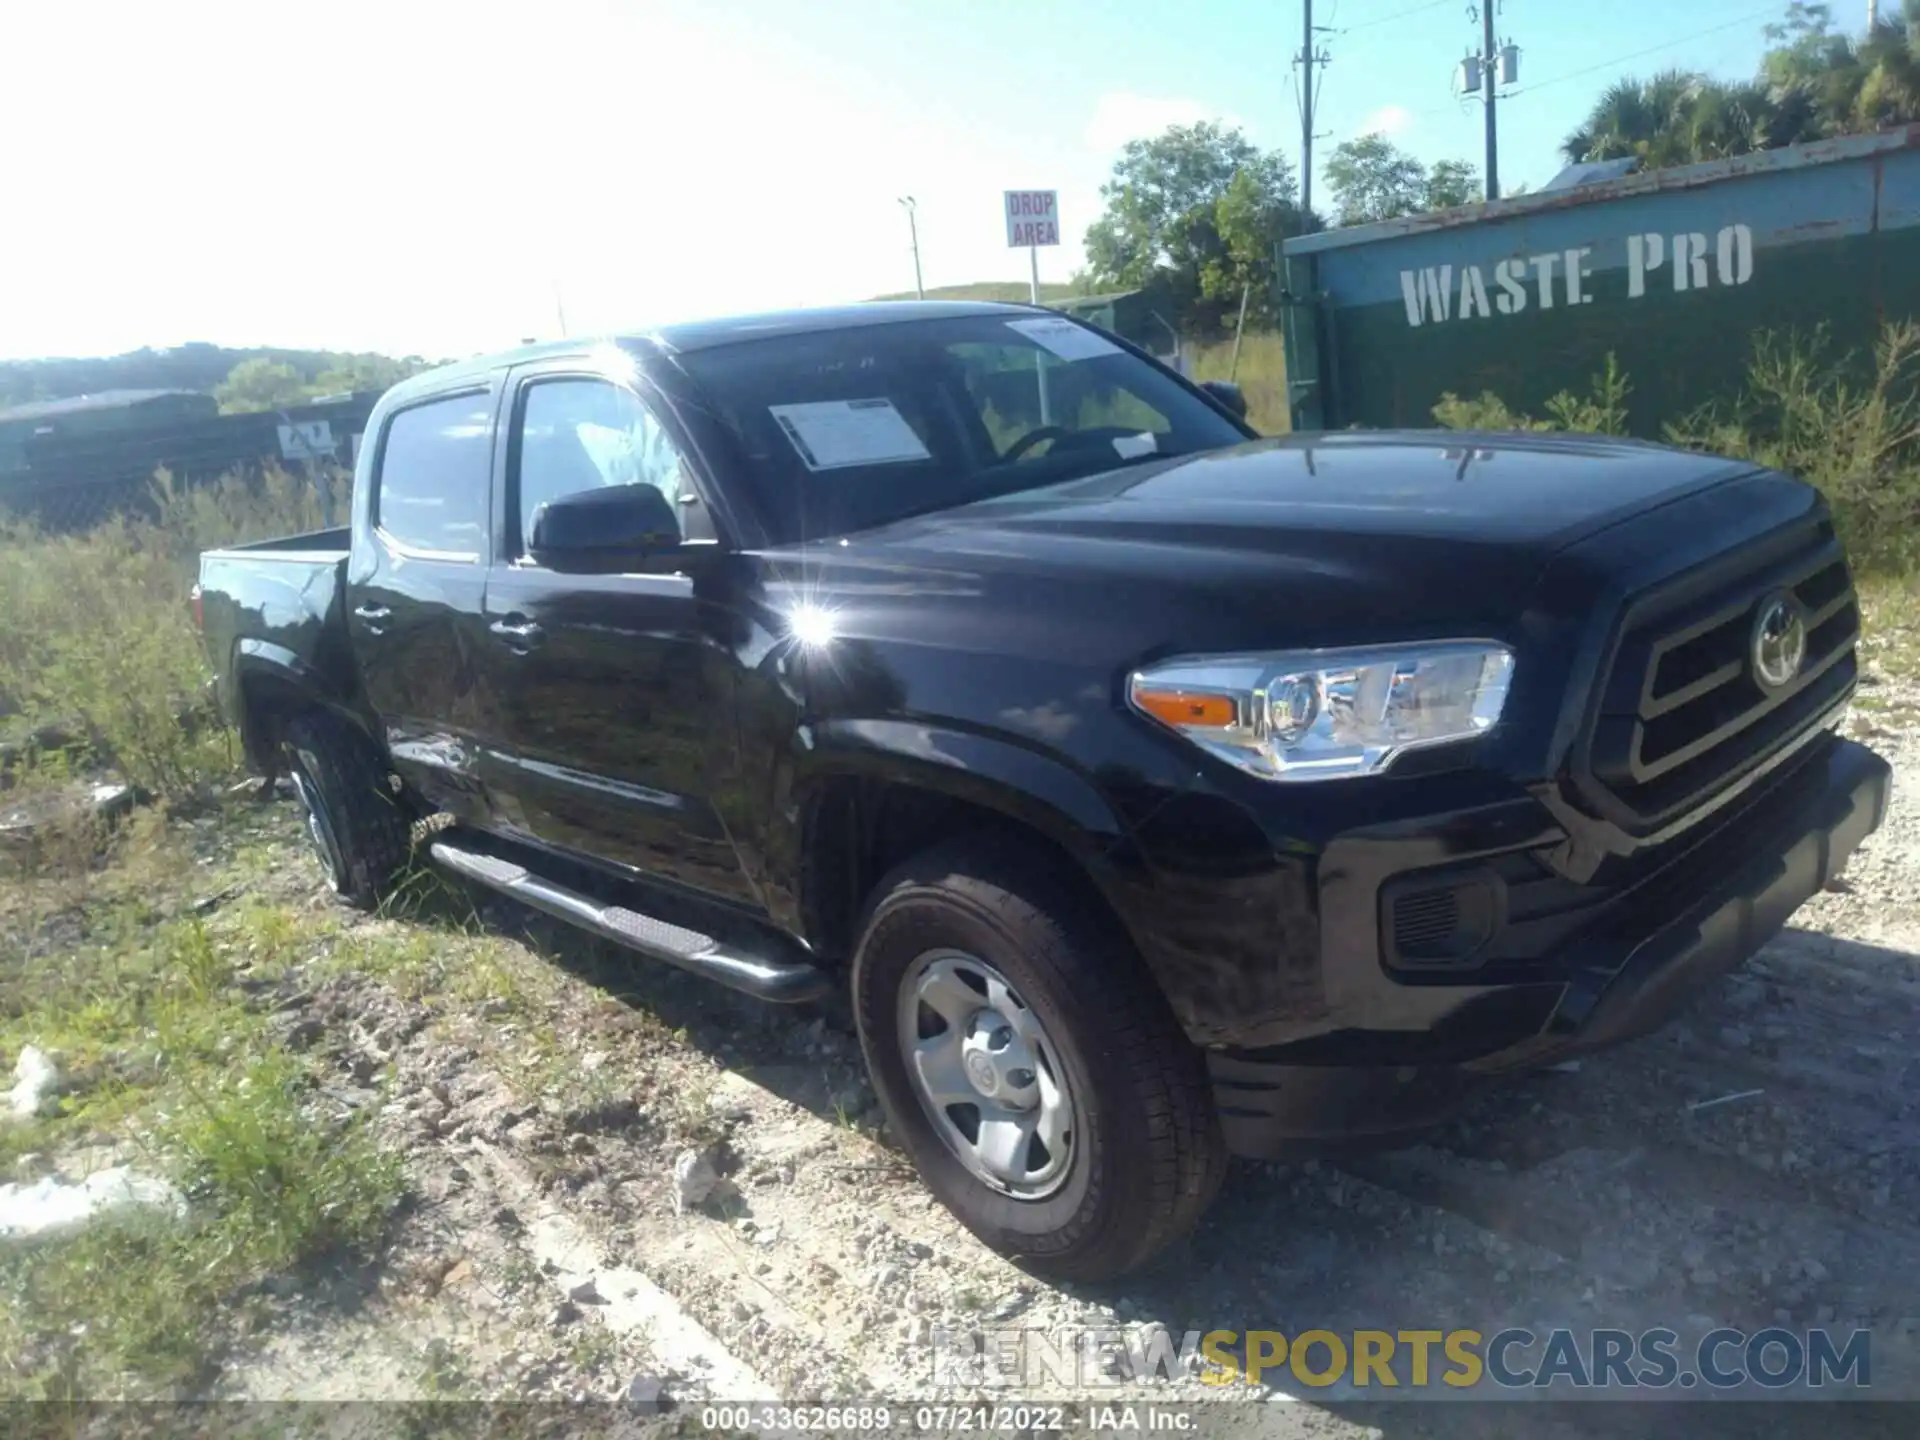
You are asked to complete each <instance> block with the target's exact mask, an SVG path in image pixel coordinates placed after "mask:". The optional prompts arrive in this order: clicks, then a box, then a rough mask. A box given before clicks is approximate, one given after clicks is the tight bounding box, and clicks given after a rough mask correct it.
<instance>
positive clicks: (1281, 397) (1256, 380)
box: [1186, 334, 1293, 435]
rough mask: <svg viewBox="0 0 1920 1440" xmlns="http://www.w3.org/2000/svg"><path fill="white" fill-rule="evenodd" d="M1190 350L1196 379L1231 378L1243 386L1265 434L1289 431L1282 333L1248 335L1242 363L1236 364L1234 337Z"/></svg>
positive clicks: (1253, 421) (1253, 418)
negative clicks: (1234, 359) (1234, 358)
mask: <svg viewBox="0 0 1920 1440" xmlns="http://www.w3.org/2000/svg"><path fill="white" fill-rule="evenodd" d="M1186 353H1187V360H1188V363H1189V370H1190V373H1191V374H1192V376H1193V378H1194V379H1196V380H1226V379H1231V380H1232V381H1233V382H1234V383H1235V384H1236V385H1238V386H1239V387H1240V393H1241V394H1243V395H1245V396H1246V397H1247V419H1248V421H1249V422H1250V423H1251V424H1252V425H1253V428H1254V429H1256V430H1258V431H1259V432H1260V433H1261V434H1262V435H1285V434H1286V433H1287V432H1288V431H1289V430H1291V429H1292V428H1293V418H1292V417H1293V409H1292V405H1291V403H1290V401H1289V399H1288V395H1287V355H1286V346H1285V345H1284V344H1283V343H1282V340H1281V337H1280V336H1278V335H1268V334H1250V335H1248V336H1246V337H1245V338H1244V339H1243V340H1242V342H1241V345H1240V364H1239V365H1238V367H1235V366H1234V364H1233V341H1232V340H1224V341H1221V342H1219V343H1218V344H1212V345H1189V346H1188V347H1187V351H1186ZM1229 371H1231V372H1232V373H1231V375H1229V373H1228V372H1229Z"/></svg>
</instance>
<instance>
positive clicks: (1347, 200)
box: [1327, 135, 1481, 225]
mask: <svg viewBox="0 0 1920 1440" xmlns="http://www.w3.org/2000/svg"><path fill="white" fill-rule="evenodd" d="M1327 187H1328V188H1329V189H1330V190H1332V191H1333V203H1334V214H1335V217H1336V219H1335V223H1336V224H1340V225H1367V224H1371V223H1372V222H1373V221H1376V220H1393V219H1396V218H1398V217H1399V216H1402V215H1417V214H1419V213H1421V212H1422V211H1426V210H1450V209H1452V208H1453V207H1454V206H1456V205H1471V204H1472V203H1473V202H1474V201H1476V200H1478V199H1479V198H1480V195H1481V186H1480V172H1479V171H1478V170H1476V169H1475V168H1474V167H1473V166H1472V165H1469V164H1468V163H1467V162H1466V161H1464V160H1442V161H1440V162H1439V163H1438V164H1436V165H1435V166H1434V167H1433V168H1432V169H1431V170H1429V169H1428V168H1427V167H1426V166H1425V165H1423V164H1421V163H1420V162H1419V161H1418V160H1416V159H1414V158H1413V156H1411V155H1409V154H1407V152H1406V151H1404V150H1402V149H1400V148H1398V147H1397V146H1395V145H1394V144H1393V142H1392V141H1390V140H1388V139H1387V137H1386V136H1384V135H1362V136H1360V137H1359V138H1358V139H1357V140H1349V141H1347V142H1346V143H1345V144H1343V145H1336V146H1334V148H1333V154H1332V155H1331V156H1330V157H1329V158H1328V160H1327Z"/></svg>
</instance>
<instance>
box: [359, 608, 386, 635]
mask: <svg viewBox="0 0 1920 1440" xmlns="http://www.w3.org/2000/svg"><path fill="white" fill-rule="evenodd" d="M353 613H354V614H355V615H358V616H359V617H360V618H361V619H362V620H364V621H366V622H367V630H368V632H369V633H370V634H374V635H384V634H386V633H387V623H386V622H387V621H389V620H391V619H392V618H393V611H391V610H389V609H388V608H387V607H386V606H384V605H356V606H354V609H353Z"/></svg>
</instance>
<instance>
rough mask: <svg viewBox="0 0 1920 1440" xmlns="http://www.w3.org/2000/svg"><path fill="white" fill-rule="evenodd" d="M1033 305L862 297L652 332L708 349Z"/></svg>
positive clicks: (667, 342) (676, 346) (684, 347)
mask: <svg viewBox="0 0 1920 1440" xmlns="http://www.w3.org/2000/svg"><path fill="white" fill-rule="evenodd" d="M1032 309H1033V307H1032V306H1031V305H1015V304H1011V303H1007V302H1004V301H999V300H866V301H862V302H861V303H860V304H858V305H832V306H825V307H822V308H820V309H815V310H772V311H768V312H766V313H765V314H761V315H734V316H727V317H723V318H720V319H716V320H694V321H690V322H688V323H685V324H680V325H663V326H661V327H660V328H659V329H657V330H655V331H653V332H652V334H651V338H653V339H654V340H657V341H658V342H659V343H660V344H661V345H663V346H665V347H666V348H667V349H668V350H672V351H677V352H682V353H684V352H686V351H689V350H706V349H710V348H712V347H713V346H715V345H732V344H737V343H738V342H740V341H742V340H764V339H767V338H769V337H771V336H775V335H809V334H814V333H817V332H819V331H822V330H857V329H859V328H861V327H862V326H866V325H899V324H904V323H906V322H907V321H910V320H958V319H964V318H965V317H967V316H970V315H1019V314H1023V313H1028V312H1031V311H1032Z"/></svg>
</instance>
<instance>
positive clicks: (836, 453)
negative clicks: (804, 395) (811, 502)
mask: <svg viewBox="0 0 1920 1440" xmlns="http://www.w3.org/2000/svg"><path fill="white" fill-rule="evenodd" d="M767 410H768V412H769V413H770V414H772V416H773V418H774V420H775V421H776V422H777V423H778V424H779V426H780V428H781V429H782V430H784V431H786V434H787V439H788V440H790V441H792V442H793V448H794V450H795V451H796V452H797V453H798V454H799V456H800V459H801V460H802V461H803V462H805V464H806V467H807V468H808V469H809V470H842V469H845V468H847V467H848V466H851V465H901V464H905V463H906V462H908V461H910V460H927V459H930V458H932V457H931V456H929V455H928V453H927V447H926V446H925V445H923V444H921V443H920V437H919V436H918V435H916V434H914V433H913V427H912V426H911V425H909V424H908V423H907V422H906V419H905V417H903V416H902V415H901V414H900V412H899V411H898V410H896V409H894V408H893V402H892V401H891V400H888V399H885V398H884V397H882V398H877V399H873V400H817V401H813V402H810V403H808V404H804V405H769V406H768V407H767Z"/></svg>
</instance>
